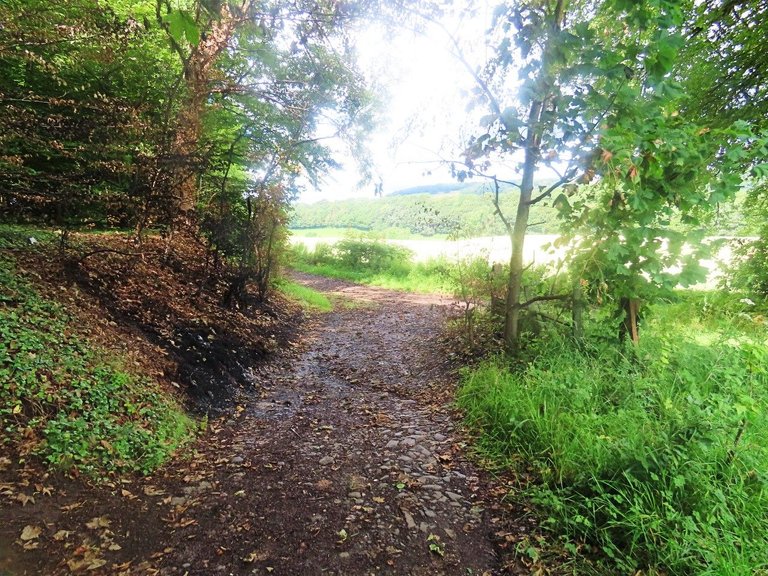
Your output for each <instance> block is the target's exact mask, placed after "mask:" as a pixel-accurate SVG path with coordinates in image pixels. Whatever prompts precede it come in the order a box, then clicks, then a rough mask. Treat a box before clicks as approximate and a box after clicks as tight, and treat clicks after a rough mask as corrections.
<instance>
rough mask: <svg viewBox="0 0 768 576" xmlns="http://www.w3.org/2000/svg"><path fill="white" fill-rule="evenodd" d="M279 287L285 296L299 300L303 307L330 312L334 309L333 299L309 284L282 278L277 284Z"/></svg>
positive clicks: (295, 300)
mask: <svg viewBox="0 0 768 576" xmlns="http://www.w3.org/2000/svg"><path fill="white" fill-rule="evenodd" d="M277 288H278V290H280V292H282V293H283V294H284V295H285V296H287V297H288V298H290V299H291V300H293V301H294V302H297V303H298V304H299V305H300V306H301V307H302V308H305V309H308V310H314V311H316V312H330V311H332V310H333V304H331V301H330V300H329V299H328V298H327V297H326V296H325V294H323V293H321V292H318V291H317V290H313V289H312V288H309V287H307V286H302V285H301V284H297V283H296V282H291V281H290V280H285V279H282V280H280V281H279V283H278V284H277Z"/></svg>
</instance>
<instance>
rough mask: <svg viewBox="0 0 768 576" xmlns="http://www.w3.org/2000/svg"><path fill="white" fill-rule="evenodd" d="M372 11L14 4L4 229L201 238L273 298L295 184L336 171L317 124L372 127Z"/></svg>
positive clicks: (1, 172)
mask: <svg viewBox="0 0 768 576" xmlns="http://www.w3.org/2000/svg"><path fill="white" fill-rule="evenodd" d="M363 8H364V6H363V5H362V4H359V5H358V4H344V5H338V4H336V3H333V2H329V3H318V2H291V3H283V2H255V1H252V0H242V1H240V2H224V3H222V2H217V1H210V2H206V1H201V2H197V1H190V2H182V3H176V2H173V3H171V2H168V1H163V0H157V1H145V2H123V1H119V0H116V1H111V2H102V3H94V2H90V1H85V0H66V1H64V2H47V1H44V0H33V1H27V0H12V1H10V2H4V3H3V5H2V6H1V7H0V22H2V24H3V25H2V29H0V62H2V70H1V71H0V98H1V100H0V101H1V102H2V108H1V109H0V127H1V128H2V130H1V131H2V136H0V179H2V182H3V184H2V188H1V189H0V215H1V217H2V219H3V220H5V221H14V222H27V223H35V224H42V225H49V226H55V227H59V228H62V229H64V230H69V229H78V228H82V227H89V228H97V229H109V228H118V229H125V228H133V229H134V230H135V233H136V236H137V238H139V239H140V238H141V236H142V234H143V233H144V232H145V231H146V230H147V229H152V230H153V231H155V232H158V231H159V232H161V233H162V234H164V235H165V236H166V237H167V238H168V239H169V242H170V241H171V238H172V236H173V235H174V234H175V233H177V232H179V231H186V232H191V233H192V234H193V235H198V234H200V235H201V238H204V239H205V242H206V243H207V245H208V248H209V252H210V253H212V254H213V255H214V256H215V257H216V258H217V259H218V258H221V259H231V260H232V261H233V262H236V263H237V266H238V267H239V269H240V270H241V273H242V276H243V279H245V278H246V277H247V278H248V279H252V280H255V281H256V283H257V284H258V287H259V292H261V293H262V294H263V293H265V292H266V289H267V286H268V282H269V276H270V270H271V269H272V267H273V265H274V261H275V258H276V254H277V252H278V251H279V246H280V244H281V242H282V241H283V240H284V238H285V222H286V210H287V207H288V204H289V202H290V201H291V199H292V198H293V196H294V194H295V186H294V184H295V181H296V179H297V177H299V175H302V176H303V177H304V178H310V179H312V178H314V177H316V176H317V175H318V174H320V173H323V172H324V171H325V170H327V169H328V168H329V167H331V166H333V165H334V159H333V158H331V157H330V155H329V151H328V150H327V149H326V148H325V147H324V146H323V143H322V142H321V141H319V140H318V139H317V137H318V126H319V125H320V123H323V127H324V129H326V130H327V131H328V132H329V133H335V134H336V135H339V136H341V137H344V136H345V135H347V136H351V135H352V133H353V132H354V131H355V130H358V129H360V127H361V126H365V125H366V122H367V120H368V117H369V115H370V112H371V97H370V95H369V94H368V92H367V90H366V87H365V83H364V82H363V80H362V77H361V76H360V74H359V73H358V72H357V71H356V68H355V62H354V47H353V46H352V45H351V44H350V41H349V37H348V31H347V27H348V25H349V24H350V23H351V22H352V21H353V20H354V19H355V18H357V17H358V15H359V13H358V11H359V10H361V9H363ZM238 289H239V288H238V287H234V290H235V292H236V291H237V290H238Z"/></svg>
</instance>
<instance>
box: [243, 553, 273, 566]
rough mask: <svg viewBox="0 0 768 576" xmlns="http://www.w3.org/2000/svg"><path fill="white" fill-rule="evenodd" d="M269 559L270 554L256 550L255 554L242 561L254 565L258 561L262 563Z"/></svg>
mask: <svg viewBox="0 0 768 576" xmlns="http://www.w3.org/2000/svg"><path fill="white" fill-rule="evenodd" d="M267 558H269V554H268V553H267V552H265V551H263V550H254V551H253V552H251V553H250V554H248V556H246V557H245V558H243V559H242V560H243V562H245V563H246V564H252V563H254V562H256V561H258V562H262V561H264V560H266V559H267Z"/></svg>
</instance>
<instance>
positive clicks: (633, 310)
mask: <svg viewBox="0 0 768 576" xmlns="http://www.w3.org/2000/svg"><path fill="white" fill-rule="evenodd" d="M619 306H620V307H621V311H622V313H623V315H624V320H623V321H622V323H621V326H619V340H620V341H622V342H623V341H624V340H625V339H626V338H627V336H629V337H630V339H631V340H632V343H633V344H637V343H638V342H640V328H639V327H638V323H637V320H638V312H639V310H640V300H638V299H637V298H626V297H624V298H622V299H621V300H620V301H619Z"/></svg>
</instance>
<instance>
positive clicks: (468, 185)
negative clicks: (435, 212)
mask: <svg viewBox="0 0 768 576" xmlns="http://www.w3.org/2000/svg"><path fill="white" fill-rule="evenodd" d="M481 187H482V185H480V184H478V183H477V182H445V183H442V184H425V185H423V186H412V187H411V188H402V189H401V190H396V191H395V192H392V193H390V194H387V196H412V195H414V194H445V193H447V192H469V193H474V194H478V193H480V188H481Z"/></svg>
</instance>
